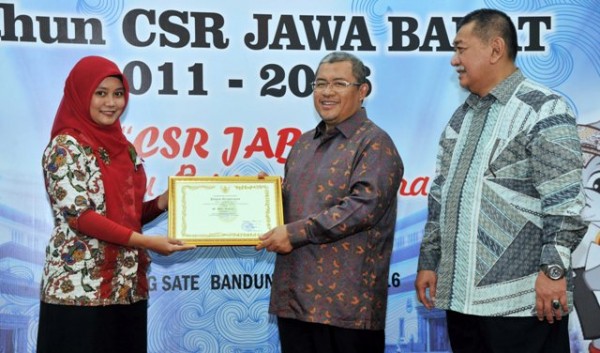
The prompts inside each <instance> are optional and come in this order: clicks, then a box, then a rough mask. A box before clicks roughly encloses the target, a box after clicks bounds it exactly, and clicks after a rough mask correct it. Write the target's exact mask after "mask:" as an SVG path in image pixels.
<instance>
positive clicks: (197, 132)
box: [182, 128, 208, 158]
mask: <svg viewBox="0 0 600 353" xmlns="http://www.w3.org/2000/svg"><path fill="white" fill-rule="evenodd" d="M185 131H186V132H187V133H188V137H187V140H186V141H185V147H183V155H182V157H189V155H190V154H191V153H192V148H193V149H194V151H196V154H197V155H198V157H200V158H206V156H208V151H207V150H205V149H204V147H202V146H204V144H206V142H207V141H208V133H207V132H206V131H205V130H204V129H199V128H189V129H187V130H185ZM196 136H198V137H199V140H198V142H196Z"/></svg>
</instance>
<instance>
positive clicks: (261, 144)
mask: <svg viewBox="0 0 600 353" xmlns="http://www.w3.org/2000/svg"><path fill="white" fill-rule="evenodd" d="M244 150H245V151H246V153H245V154H244V158H250V157H251V156H252V154H254V153H255V152H263V153H264V155H265V157H266V158H273V150H272V149H271V143H270V142H269V133H268V132H267V129H265V128H264V127H259V128H258V129H256V135H254V139H253V140H252V143H250V145H248V146H246V148H245V149H244Z"/></svg>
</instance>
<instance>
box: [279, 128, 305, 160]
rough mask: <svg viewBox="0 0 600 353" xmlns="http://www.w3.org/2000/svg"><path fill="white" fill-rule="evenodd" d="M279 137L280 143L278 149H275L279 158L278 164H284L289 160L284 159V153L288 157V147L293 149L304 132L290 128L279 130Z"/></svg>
mask: <svg viewBox="0 0 600 353" xmlns="http://www.w3.org/2000/svg"><path fill="white" fill-rule="evenodd" d="M277 135H278V136H279V141H277V147H276V148H275V156H276V157H277V162H279V163H282V164H283V163H285V161H286V160H287V158H285V157H284V153H285V155H286V156H287V153H286V147H292V146H293V145H294V143H296V141H298V139H299V138H300V135H302V131H300V129H296V128H293V127H288V128H284V129H281V130H279V132H278V133H277Z"/></svg>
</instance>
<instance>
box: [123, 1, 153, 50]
mask: <svg viewBox="0 0 600 353" xmlns="http://www.w3.org/2000/svg"><path fill="white" fill-rule="evenodd" d="M141 16H143V17H145V18H146V19H147V20H148V24H149V25H154V24H156V14H155V11H154V10H144V9H134V10H131V11H129V12H128V13H127V14H125V17H124V18H123V37H125V40H126V41H127V43H129V44H131V45H133V46H136V47H147V46H149V45H151V44H152V43H153V42H154V39H155V37H156V34H155V33H153V32H152V33H150V34H149V35H148V38H147V39H146V40H141V39H140V38H139V37H138V35H137V30H136V28H137V20H138V17H141Z"/></svg>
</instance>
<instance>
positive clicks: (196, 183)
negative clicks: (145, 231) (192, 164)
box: [169, 176, 283, 246]
mask: <svg viewBox="0 0 600 353" xmlns="http://www.w3.org/2000/svg"><path fill="white" fill-rule="evenodd" d="M281 224H283V206H282V199H281V177H278V176H267V177H264V178H258V177H244V176H240V177H227V176H214V177H201V176H193V177H190V176H171V177H169V237H170V238H175V239H178V240H181V241H183V242H185V243H187V244H195V245H205V246H221V245H232V246H233V245H256V244H258V243H260V240H259V239H258V237H259V236H261V235H262V234H264V233H266V232H267V231H269V230H270V229H272V228H274V227H276V226H278V225H281Z"/></svg>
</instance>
